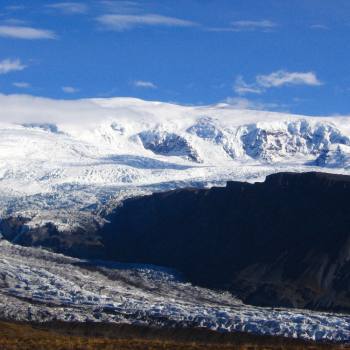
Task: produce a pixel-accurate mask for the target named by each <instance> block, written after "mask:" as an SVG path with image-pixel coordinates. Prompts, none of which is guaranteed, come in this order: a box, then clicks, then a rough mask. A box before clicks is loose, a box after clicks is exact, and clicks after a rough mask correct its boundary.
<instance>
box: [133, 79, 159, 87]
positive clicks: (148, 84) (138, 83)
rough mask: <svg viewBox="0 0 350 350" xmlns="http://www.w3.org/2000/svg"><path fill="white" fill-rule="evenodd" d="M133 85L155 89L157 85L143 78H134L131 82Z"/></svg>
mask: <svg viewBox="0 0 350 350" xmlns="http://www.w3.org/2000/svg"><path fill="white" fill-rule="evenodd" d="M133 85H134V86H136V87H140V88H146V89H156V88H157V85H155V84H154V83H152V82H151V81H145V80H136V81H134V82H133Z"/></svg>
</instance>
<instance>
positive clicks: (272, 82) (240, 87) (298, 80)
mask: <svg viewBox="0 0 350 350" xmlns="http://www.w3.org/2000/svg"><path fill="white" fill-rule="evenodd" d="M290 85H308V86H319V85H322V82H321V81H320V80H319V79H318V78H317V76H316V74H315V73H313V72H288V71H284V70H279V71H276V72H273V73H271V74H267V75H257V76H256V78H255V81H254V82H253V83H251V84H248V83H246V82H245V80H244V79H243V78H242V77H241V76H238V77H237V79H236V81H235V83H234V86H233V90H234V91H235V92H236V93H237V94H239V95H245V94H248V93H254V94H261V93H263V92H264V91H266V89H270V88H278V87H282V86H290Z"/></svg>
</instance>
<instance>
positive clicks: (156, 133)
mask: <svg viewBox="0 0 350 350" xmlns="http://www.w3.org/2000/svg"><path fill="white" fill-rule="evenodd" d="M0 104H1V109H0V202H1V204H2V208H3V215H13V214H14V213H22V214H24V215H26V216H30V217H35V218H36V219H34V221H33V222H42V221H55V222H59V223H61V224H64V223H65V224H67V225H72V224H73V223H74V221H75V217H77V216H79V217H80V218H82V217H84V215H85V214H86V215H90V213H94V214H96V213H98V212H99V211H100V210H102V209H103V208H104V207H106V206H110V205H113V203H115V202H116V201H118V200H120V199H121V198H124V197H125V196H131V195H134V194H135V193H144V192H150V191H157V190H162V189H169V188H176V187H184V186H206V185H210V184H213V183H215V184H221V183H222V184H223V183H224V182H225V181H227V180H232V179H239V180H254V179H262V178H264V176H265V175H267V174H269V173H273V172H277V171H285V170H289V171H291V170H292V171H304V170H312V169H313V170H315V169H316V170H317V169H319V168H320V167H322V168H327V169H328V171H332V172H340V173H348V172H349V170H348V169H349V159H350V156H349V154H350V152H349V149H350V117H349V118H347V117H332V118H331V117H307V116H298V115H290V114H285V113H276V112H265V111H252V110H237V109H234V108H233V107H230V106H229V105H223V104H221V105H214V106H180V105H175V104H169V103H161V102H149V101H142V100H138V99H132V98H110V99H85V100H76V101H58V100H50V99H44V98H33V97H30V96H16V95H12V96H5V95H0ZM323 171H324V169H323ZM77 213H79V215H75V214H77ZM96 215H97V214H96ZM63 217H64V219H62V218H63ZM35 220H36V221H35Z"/></svg>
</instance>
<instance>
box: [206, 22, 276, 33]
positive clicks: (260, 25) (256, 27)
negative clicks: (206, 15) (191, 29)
mask: <svg viewBox="0 0 350 350" xmlns="http://www.w3.org/2000/svg"><path fill="white" fill-rule="evenodd" d="M275 27H277V23H275V22H272V21H270V20H266V19H264V20H259V21H248V20H245V21H233V22H231V23H230V25H229V26H227V27H216V28H215V27H214V28H208V30H209V31H212V32H252V31H263V32H269V31H271V30H273V29H274V28H275Z"/></svg>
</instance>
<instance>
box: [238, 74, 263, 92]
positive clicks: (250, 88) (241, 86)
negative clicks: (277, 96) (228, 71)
mask: <svg viewBox="0 0 350 350" xmlns="http://www.w3.org/2000/svg"><path fill="white" fill-rule="evenodd" d="M233 89H234V90H235V91H236V92H237V93H238V94H239V95H244V94H247V93H252V94H260V93H261V92H262V90H261V88H260V87H259V86H257V85H256V84H248V83H246V82H245V80H244V79H243V77H242V76H241V75H239V76H238V77H237V78H236V81H235V83H234V86H233Z"/></svg>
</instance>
